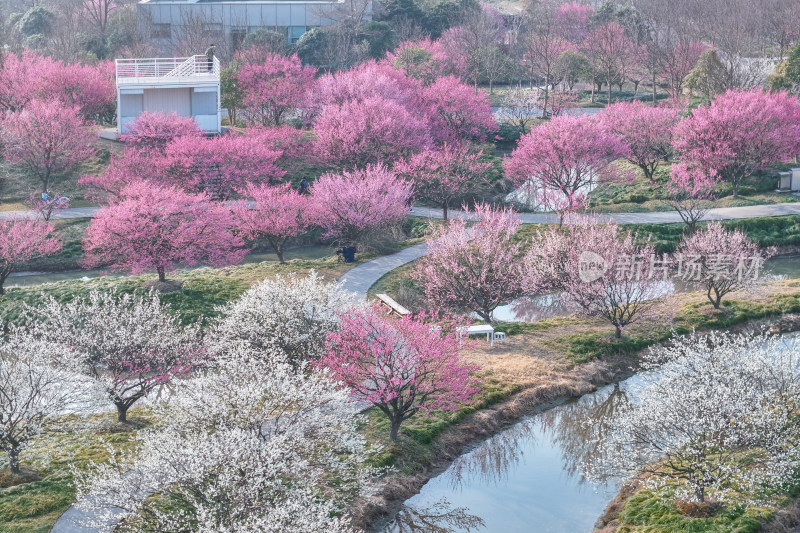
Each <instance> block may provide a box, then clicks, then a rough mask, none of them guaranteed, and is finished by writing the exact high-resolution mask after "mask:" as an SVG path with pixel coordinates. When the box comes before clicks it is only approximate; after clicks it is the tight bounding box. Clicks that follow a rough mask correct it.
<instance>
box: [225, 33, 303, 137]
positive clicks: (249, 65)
mask: <svg viewBox="0 0 800 533" xmlns="http://www.w3.org/2000/svg"><path fill="white" fill-rule="evenodd" d="M237 60H238V62H239V67H238V69H237V71H236V74H235V76H236V81H237V82H238V85H239V88H240V90H241V91H242V93H243V97H242V103H243V104H244V107H245V112H246V113H247V114H248V115H249V116H250V117H251V119H252V120H254V121H256V122H258V123H260V124H262V125H264V126H267V125H273V126H279V125H281V124H283V122H284V121H285V119H286V115H287V114H288V113H289V112H290V111H292V110H293V109H296V108H297V107H299V106H300V104H301V103H302V102H303V99H304V97H305V94H306V93H307V92H308V91H309V90H311V89H312V87H313V82H314V76H315V75H316V73H317V71H316V69H314V68H311V67H306V66H303V64H302V63H301V62H300V59H299V58H298V57H297V55H292V56H291V57H285V56H282V55H279V54H274V53H270V52H264V51H262V50H261V49H259V48H258V47H250V48H248V49H246V50H243V51H242V52H239V54H237Z"/></svg>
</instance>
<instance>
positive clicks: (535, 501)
mask: <svg viewBox="0 0 800 533" xmlns="http://www.w3.org/2000/svg"><path fill="white" fill-rule="evenodd" d="M791 337H795V335H791V336H787V340H788V338H791ZM658 375H659V374H658V370H656V371H648V372H643V373H641V374H638V375H634V376H631V377H630V378H628V379H626V380H625V381H622V382H620V383H619V384H616V385H609V386H606V387H603V388H601V389H599V390H598V391H597V392H594V393H592V394H587V395H585V396H583V397H581V398H580V399H578V400H573V401H568V402H564V403H561V404H558V405H556V406H554V407H551V408H549V409H546V410H542V411H540V412H538V413H536V414H532V415H529V416H527V417H525V418H523V419H522V420H521V421H520V422H518V423H516V424H514V425H512V426H510V427H508V428H506V429H504V430H502V431H501V432H499V433H497V434H496V435H494V436H493V437H491V438H490V439H488V440H486V441H484V442H482V443H480V444H478V445H477V446H476V447H474V448H473V449H472V450H470V451H469V452H467V453H465V454H464V455H462V456H460V457H458V458H457V459H456V460H455V461H454V462H453V463H452V464H451V465H450V467H448V468H447V469H446V470H445V471H444V472H442V473H441V474H439V475H438V476H436V477H434V478H432V479H431V480H430V481H428V483H426V484H425V486H423V488H422V491H421V492H420V493H419V494H417V495H416V496H413V497H412V498H409V499H408V500H406V502H405V504H404V506H403V508H402V509H401V511H400V512H399V513H398V514H397V516H396V517H395V518H394V520H393V521H392V522H391V523H390V524H389V525H388V526H386V528H385V529H384V533H406V532H419V533H422V532H429V531H437V532H440V533H450V532H452V533H461V532H477V531H485V532H503V533H517V532H520V533H534V532H535V533H588V532H590V531H592V529H593V527H594V524H595V522H596V521H597V519H598V518H599V517H600V515H601V514H602V513H603V511H604V510H605V508H606V506H607V505H608V503H609V502H610V501H611V500H612V499H613V498H614V497H615V496H616V494H617V492H618V491H619V488H620V486H621V484H622V480H621V479H606V480H605V481H603V482H599V481H596V480H591V479H586V478H584V477H583V475H582V471H581V465H582V464H583V463H584V462H585V461H587V460H590V459H592V458H596V457H597V454H598V453H601V451H600V449H599V447H598V446H597V443H598V442H599V441H600V440H601V436H603V435H606V434H607V432H608V431H609V430H610V428H611V423H612V421H613V420H614V416H615V414H616V413H617V412H618V410H619V408H620V407H621V406H624V405H625V404H627V403H628V402H635V401H636V396H637V394H636V391H637V389H638V388H640V387H641V386H642V385H644V384H645V383H646V382H647V381H649V380H651V379H654V378H656V379H657V378H658ZM437 528H438V529H437Z"/></svg>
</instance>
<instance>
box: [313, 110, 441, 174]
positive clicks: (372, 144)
mask: <svg viewBox="0 0 800 533" xmlns="http://www.w3.org/2000/svg"><path fill="white" fill-rule="evenodd" d="M428 132H429V130H428V125H427V123H426V122H425V120H424V118H421V117H419V116H415V115H414V114H412V113H410V112H409V111H408V110H407V109H406V108H405V107H403V106H401V105H400V104H398V103H397V102H395V101H394V100H387V99H385V98H381V97H377V96H376V97H368V98H365V99H364V100H362V101H348V102H345V103H344V104H342V105H341V106H337V105H329V106H326V107H325V108H323V111H322V113H321V114H320V116H319V117H317V120H316V122H315V124H314V133H315V134H316V137H317V141H316V142H317V152H318V156H319V157H320V158H321V159H322V160H323V161H325V162H326V163H327V164H328V165H330V166H335V167H346V168H364V167H365V166H367V165H370V164H387V165H388V164H391V163H393V162H394V161H396V160H397V159H402V158H405V157H408V156H409V155H411V154H413V153H415V152H418V151H420V150H423V149H425V148H428V147H429V146H431V137H430V134H429V133H428Z"/></svg>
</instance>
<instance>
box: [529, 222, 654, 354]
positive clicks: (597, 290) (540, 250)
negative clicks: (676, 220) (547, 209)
mask: <svg viewBox="0 0 800 533" xmlns="http://www.w3.org/2000/svg"><path fill="white" fill-rule="evenodd" d="M570 222H571V223H570V224H569V225H567V226H564V227H563V228H560V229H556V228H551V229H549V230H547V231H544V232H540V233H539V234H537V235H536V236H535V237H534V238H533V240H532V242H531V243H530V247H529V252H528V254H527V257H526V260H525V262H526V268H527V269H528V270H527V277H528V281H527V284H528V285H529V286H537V285H538V286H545V287H549V288H550V290H552V291H554V292H558V293H559V294H560V298H561V299H562V301H564V302H565V303H566V304H567V305H568V306H570V307H571V308H573V309H576V310H578V311H580V312H581V313H583V314H585V315H587V316H591V317H598V318H602V319H604V320H606V321H608V322H609V323H610V324H611V325H612V326H614V337H615V338H617V339H619V338H621V337H622V330H623V329H624V328H625V327H626V326H628V325H630V324H633V323H635V322H638V321H641V320H643V319H646V318H651V317H652V316H654V313H655V311H656V307H657V304H658V298H659V297H661V296H663V295H665V294H666V292H667V289H666V287H665V286H664V284H663V281H664V280H665V279H666V276H667V274H668V272H669V268H670V262H669V260H668V259H666V258H662V257H658V256H656V254H655V248H654V246H653V245H651V244H646V245H644V246H638V245H637V244H636V236H635V235H632V234H630V233H626V234H624V235H620V231H619V227H618V226H617V225H616V224H601V223H599V222H598V221H597V219H596V218H593V217H580V218H576V219H574V220H571V221H570Z"/></svg>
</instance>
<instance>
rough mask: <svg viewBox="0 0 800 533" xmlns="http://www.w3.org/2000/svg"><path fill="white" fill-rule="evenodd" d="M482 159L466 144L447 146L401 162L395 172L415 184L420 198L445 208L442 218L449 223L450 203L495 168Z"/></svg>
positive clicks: (481, 180) (426, 151) (423, 152)
mask: <svg viewBox="0 0 800 533" xmlns="http://www.w3.org/2000/svg"><path fill="white" fill-rule="evenodd" d="M480 156H481V154H480V153H474V152H472V150H471V149H470V147H469V146H468V145H466V144H464V145H450V144H444V145H442V147H441V148H439V149H429V150H424V151H422V152H420V153H418V154H414V155H413V156H411V157H410V158H409V159H408V160H405V161H400V162H398V163H397V164H395V167H394V170H395V172H397V173H398V174H399V175H400V176H402V177H404V178H406V179H407V180H409V181H410V182H411V183H412V184H413V187H414V195H415V197H416V198H421V199H425V200H428V201H431V202H435V203H436V204H438V205H439V206H441V208H442V218H444V220H447V209H448V207H449V206H450V203H451V202H453V201H456V200H459V199H461V198H462V197H463V196H464V195H465V194H467V193H468V192H470V191H471V190H474V189H475V187H477V186H478V185H479V184H481V183H483V182H484V181H485V178H486V173H487V171H488V170H489V168H490V167H491V164H490V163H482V162H481V161H480Z"/></svg>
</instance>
